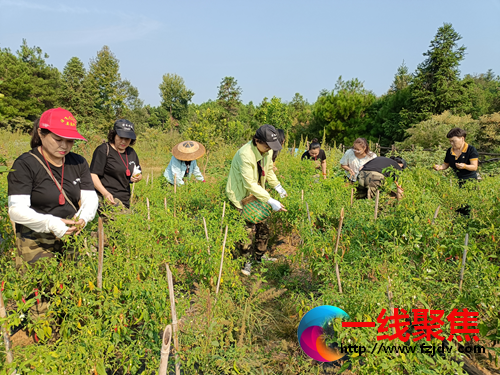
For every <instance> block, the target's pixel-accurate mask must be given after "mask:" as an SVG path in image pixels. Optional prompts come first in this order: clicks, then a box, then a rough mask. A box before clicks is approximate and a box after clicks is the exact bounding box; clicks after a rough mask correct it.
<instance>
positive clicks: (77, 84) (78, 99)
mask: <svg viewBox="0 0 500 375" xmlns="http://www.w3.org/2000/svg"><path fill="white" fill-rule="evenodd" d="M97 97H98V95H97V93H96V92H94V91H93V89H92V83H91V81H90V78H89V77H88V75H87V72H86V70H85V67H84V66H83V62H82V61H81V60H80V59H79V58H78V57H72V58H71V59H70V60H69V61H68V62H67V63H66V66H65V67H64V70H63V74H62V85H61V99H60V103H61V106H62V107H64V108H65V109H67V110H69V111H71V112H72V113H73V114H74V115H75V116H76V117H77V119H78V120H79V121H81V120H84V119H86V118H90V117H92V116H93V115H94V112H95V108H94V107H95V101H96V99H97Z"/></svg>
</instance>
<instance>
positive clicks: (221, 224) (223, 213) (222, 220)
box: [220, 202, 226, 234]
mask: <svg viewBox="0 0 500 375" xmlns="http://www.w3.org/2000/svg"><path fill="white" fill-rule="evenodd" d="M225 214H226V202H224V206H223V207H222V219H221V221H220V233H221V234H222V228H223V227H222V226H223V225H224V215H225Z"/></svg>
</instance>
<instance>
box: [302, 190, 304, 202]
mask: <svg viewBox="0 0 500 375" xmlns="http://www.w3.org/2000/svg"><path fill="white" fill-rule="evenodd" d="M302 202H304V190H302Z"/></svg>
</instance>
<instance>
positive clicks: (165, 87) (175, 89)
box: [159, 73, 194, 120]
mask: <svg viewBox="0 0 500 375" xmlns="http://www.w3.org/2000/svg"><path fill="white" fill-rule="evenodd" d="M159 88H160V96H161V106H162V107H163V108H165V109H167V110H168V111H169V113H170V116H171V117H172V118H173V119H176V120H182V119H183V118H184V117H185V116H186V115H187V113H188V104H189V102H190V101H191V99H192V98H193V96H194V92H192V91H191V90H188V89H187V87H186V85H185V83H184V79H183V78H182V77H180V76H178V75H177V74H170V73H169V74H165V75H164V76H163V79H162V82H161V83H160V86H159Z"/></svg>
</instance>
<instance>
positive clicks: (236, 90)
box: [217, 77, 243, 118]
mask: <svg viewBox="0 0 500 375" xmlns="http://www.w3.org/2000/svg"><path fill="white" fill-rule="evenodd" d="M218 89H219V92H218V94H217V102H218V104H219V105H220V106H221V107H222V108H224V109H225V110H226V111H227V113H228V116H229V118H234V117H235V116H237V115H238V109H239V107H240V104H241V99H240V98H241V93H242V92H243V91H242V90H241V87H239V86H238V81H237V80H236V79H234V77H224V78H223V79H222V81H221V83H220V86H219V87H218Z"/></svg>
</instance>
